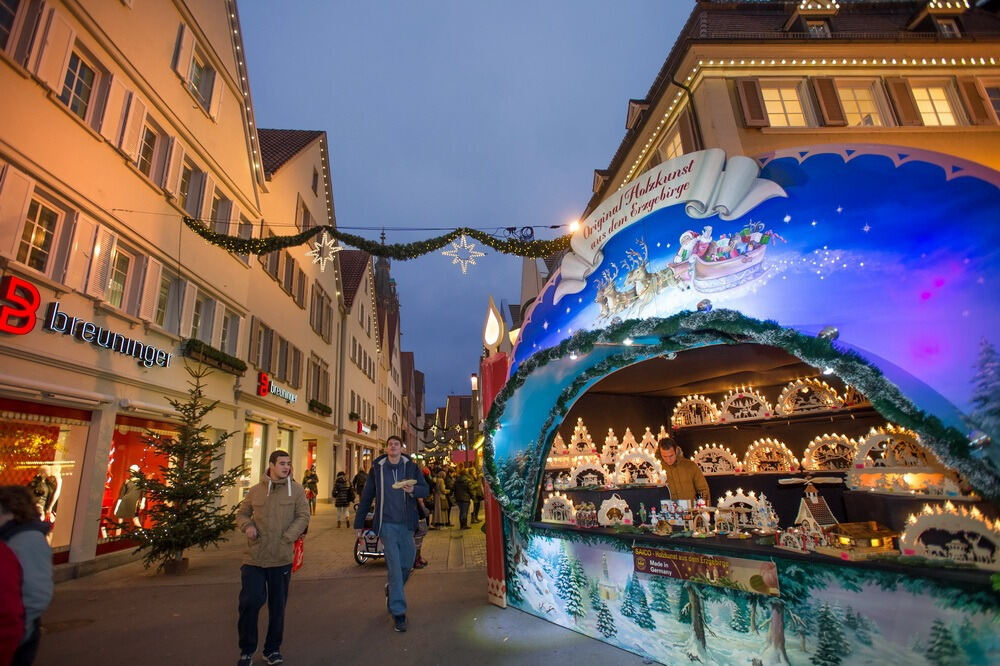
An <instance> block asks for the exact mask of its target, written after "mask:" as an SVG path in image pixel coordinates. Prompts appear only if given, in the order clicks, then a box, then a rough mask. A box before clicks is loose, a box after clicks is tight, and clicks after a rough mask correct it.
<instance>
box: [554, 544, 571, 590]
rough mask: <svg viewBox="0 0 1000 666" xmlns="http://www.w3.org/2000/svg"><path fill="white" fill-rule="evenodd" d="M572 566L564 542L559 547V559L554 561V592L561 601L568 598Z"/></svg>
mask: <svg viewBox="0 0 1000 666" xmlns="http://www.w3.org/2000/svg"><path fill="white" fill-rule="evenodd" d="M573 586H574V585H573V567H572V565H571V564H570V561H569V555H567V554H566V546H565V544H564V545H563V546H562V547H561V548H560V549H559V559H558V560H557V561H556V594H558V595H559V598H560V599H562V600H563V601H567V600H569V591H570V589H572V588H573Z"/></svg>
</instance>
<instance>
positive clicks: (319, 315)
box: [309, 284, 357, 344]
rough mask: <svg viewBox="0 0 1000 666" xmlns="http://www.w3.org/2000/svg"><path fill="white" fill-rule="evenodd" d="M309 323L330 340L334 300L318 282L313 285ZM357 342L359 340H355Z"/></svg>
mask: <svg viewBox="0 0 1000 666" xmlns="http://www.w3.org/2000/svg"><path fill="white" fill-rule="evenodd" d="M309 324H310V325H311V326H312V329H313V331H315V332H316V333H317V334H319V335H321V336H322V337H323V339H324V340H326V341H327V342H330V337H331V334H332V332H333V331H332V328H333V300H332V299H331V298H330V296H329V295H328V294H327V293H326V291H324V289H323V288H322V287H320V286H319V285H318V284H314V285H313V289H312V301H311V307H310V310H309ZM355 344H357V341H356V340H355Z"/></svg>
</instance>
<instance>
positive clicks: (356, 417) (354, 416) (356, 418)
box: [347, 412, 361, 421]
mask: <svg viewBox="0 0 1000 666" xmlns="http://www.w3.org/2000/svg"><path fill="white" fill-rule="evenodd" d="M347 420H348V421H360V420H361V414H358V413H357V412H347Z"/></svg>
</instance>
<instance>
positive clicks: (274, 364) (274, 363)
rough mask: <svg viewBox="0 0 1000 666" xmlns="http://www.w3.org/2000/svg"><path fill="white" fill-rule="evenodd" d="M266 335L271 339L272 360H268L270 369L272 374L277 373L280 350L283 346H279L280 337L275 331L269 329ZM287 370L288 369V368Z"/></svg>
mask: <svg viewBox="0 0 1000 666" xmlns="http://www.w3.org/2000/svg"><path fill="white" fill-rule="evenodd" d="M266 335H267V336H268V337H269V338H270V339H271V358H270V359H269V360H268V366H267V367H268V369H269V370H270V372H274V373H277V371H278V348H279V347H280V346H281V345H280V344H278V341H279V340H280V336H277V335H275V334H274V330H273V329H268V330H267V331H266ZM286 370H287V367H286Z"/></svg>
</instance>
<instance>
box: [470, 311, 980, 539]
mask: <svg viewBox="0 0 1000 666" xmlns="http://www.w3.org/2000/svg"><path fill="white" fill-rule="evenodd" d="M650 337H653V338H656V339H657V340H658V342H657V343H655V344H653V345H645V346H642V347H639V346H632V347H626V346H622V348H621V351H620V352H617V353H615V354H613V355H611V356H609V357H608V358H606V359H604V360H602V361H601V362H599V363H597V364H596V365H594V366H593V367H592V368H589V369H588V370H586V371H584V372H583V373H581V374H580V375H579V376H578V377H577V378H576V379H575V380H574V381H573V382H572V383H571V384H570V385H569V386H567V387H566V388H565V389H564V390H563V391H562V392H561V393H560V395H559V397H558V399H557V400H556V403H555V405H553V408H552V411H551V412H550V414H549V416H548V418H547V419H546V420H545V422H544V424H543V425H542V428H541V430H540V432H539V437H538V438H537V439H535V440H533V441H531V442H527V443H526V444H525V446H524V448H523V449H522V450H521V451H520V452H519V453H518V454H517V455H516V456H515V458H513V459H507V460H504V461H497V460H496V459H495V451H494V448H493V436H494V434H495V433H496V429H497V424H498V422H499V420H500V416H501V415H502V413H503V411H504V407H505V405H506V403H507V401H508V400H509V399H510V398H511V396H513V395H514V393H515V392H516V391H517V390H518V389H520V388H521V387H522V386H523V385H524V382H525V381H526V379H527V378H528V376H530V375H531V374H532V373H533V372H534V371H535V370H537V369H538V368H541V367H543V366H545V365H547V364H548V363H551V362H552V361H554V360H558V359H561V358H563V357H565V356H567V355H568V354H569V353H571V352H575V353H578V354H586V353H588V352H590V351H591V350H592V349H593V348H594V345H595V344H598V343H604V344H609V343H610V344H622V341H623V340H624V339H625V338H633V339H637V338H650ZM741 343H758V344H763V345H768V346H772V347H778V348H781V349H784V350H785V351H787V352H789V353H790V354H792V355H793V356H795V357H797V358H799V359H800V360H802V361H803V362H805V363H807V364H809V365H812V366H813V367H820V368H826V367H829V368H831V369H832V370H833V372H834V374H836V375H837V376H839V377H840V378H842V379H843V380H844V381H846V382H847V383H848V384H850V385H851V386H854V387H855V388H857V389H858V390H859V391H861V393H863V394H864V395H865V396H866V397H867V398H868V400H869V401H870V402H871V403H872V405H873V406H874V407H875V409H876V410H878V411H879V412H880V413H881V414H882V415H883V416H884V417H885V418H886V419H888V420H889V421H892V422H893V423H896V424H898V425H901V426H903V427H906V428H909V429H911V430H915V431H917V432H919V433H920V435H921V438H922V439H923V441H924V444H925V445H926V446H927V447H928V448H929V449H930V450H932V451H933V452H934V453H935V454H936V455H937V456H938V457H939V458H940V459H941V460H942V462H943V463H944V464H945V465H947V466H949V467H951V468H953V469H956V470H958V471H959V472H960V473H962V474H963V475H964V476H965V477H966V478H967V479H968V480H969V482H970V483H971V484H972V486H973V487H974V488H976V490H978V491H979V492H980V493H982V494H983V496H984V497H986V498H988V499H990V500H992V501H997V499H1000V473H998V471H997V470H996V469H995V468H994V467H992V466H990V465H988V464H986V463H985V462H984V461H982V460H979V459H976V458H973V457H972V456H971V453H970V449H969V443H968V439H967V438H966V437H965V435H964V434H963V433H961V432H959V431H958V430H957V429H955V428H953V427H950V426H945V425H944V424H943V423H942V422H941V421H940V420H939V419H938V418H937V417H935V416H932V415H930V414H927V413H926V412H924V411H923V410H921V409H919V408H918V407H917V406H916V405H914V404H913V403H912V402H910V400H909V399H907V398H906V397H905V396H904V395H903V394H902V393H900V391H899V389H898V388H897V387H896V385H895V384H893V383H892V382H890V381H889V380H888V379H886V378H885V377H884V376H883V374H882V373H881V371H880V370H879V369H878V368H876V367H874V366H873V365H871V363H869V362H868V361H866V360H865V359H863V358H862V357H861V356H859V355H858V354H856V353H854V352H852V351H841V350H839V349H837V348H836V346H835V345H834V344H833V342H832V341H830V340H825V339H822V338H817V337H813V336H809V335H805V334H802V333H799V332H797V331H794V330H792V329H787V328H783V327H782V326H780V325H779V324H777V323H776V322H773V321H761V320H759V319H753V318H751V317H747V316H745V315H743V314H741V313H739V312H737V311H735V310H715V311H712V312H689V311H686V312H680V313H678V314H675V315H673V316H671V317H669V318H666V319H655V318H653V319H633V320H628V321H623V322H621V323H618V324H613V325H611V326H609V327H608V328H605V329H601V330H597V331H587V332H583V331H581V332H578V333H576V334H575V335H574V336H572V337H570V338H567V339H565V340H563V341H562V342H561V343H560V344H559V345H557V346H555V347H551V348H549V349H546V350H543V351H541V352H538V353H536V354H534V355H532V356H531V357H529V358H528V359H526V360H525V361H524V362H523V363H522V364H521V366H520V367H519V368H518V370H517V372H516V373H515V374H514V376H513V377H511V378H510V379H509V380H508V381H507V383H506V384H504V387H503V388H502V389H501V390H500V393H499V394H498V395H497V397H496V399H495V401H494V403H493V407H492V409H490V413H489V415H488V416H487V417H486V421H485V423H484V430H485V432H486V438H485V440H484V444H483V447H484V448H483V450H484V454H485V464H484V473H485V474H486V476H487V478H488V479H489V481H490V484H491V485H492V486H493V487H494V488H496V489H497V492H496V493H495V495H496V497H497V500H498V501H499V502H500V505H501V507H502V508H503V509H504V512H505V513H506V514H507V515H508V516H509V517H510V518H511V519H512V520H513V521H514V522H515V523H516V524H517V525H518V526H519V527H520V528H521V529H522V530H523V529H526V526H527V523H528V522H530V521H531V520H533V516H534V514H535V505H536V501H537V499H538V484H539V483H540V481H541V475H542V473H543V472H544V467H543V462H544V460H545V456H544V453H545V451H546V450H547V449H548V448H549V446H550V445H551V439H552V438H553V437H554V432H555V426H557V425H558V423H559V422H561V421H562V419H563V418H564V417H565V415H566V413H567V411H568V410H569V408H570V407H571V406H572V404H573V403H574V402H575V401H576V400H577V398H578V397H579V395H580V393H581V392H582V391H583V390H584V388H585V387H586V386H587V384H588V383H589V382H591V381H594V380H597V379H599V378H601V377H603V376H605V375H607V374H609V373H610V372H613V371H614V370H616V369H618V368H620V367H623V366H625V365H627V364H629V363H630V362H633V361H635V360H636V359H637V358H639V357H641V356H651V355H658V354H664V353H669V352H679V351H683V350H685V349H689V348H692V347H697V346H705V345H713V344H741ZM546 433H548V434H549V436H548V437H546V438H545V439H544V440H543V439H542V435H543V434H546ZM498 463H499V464H498Z"/></svg>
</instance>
